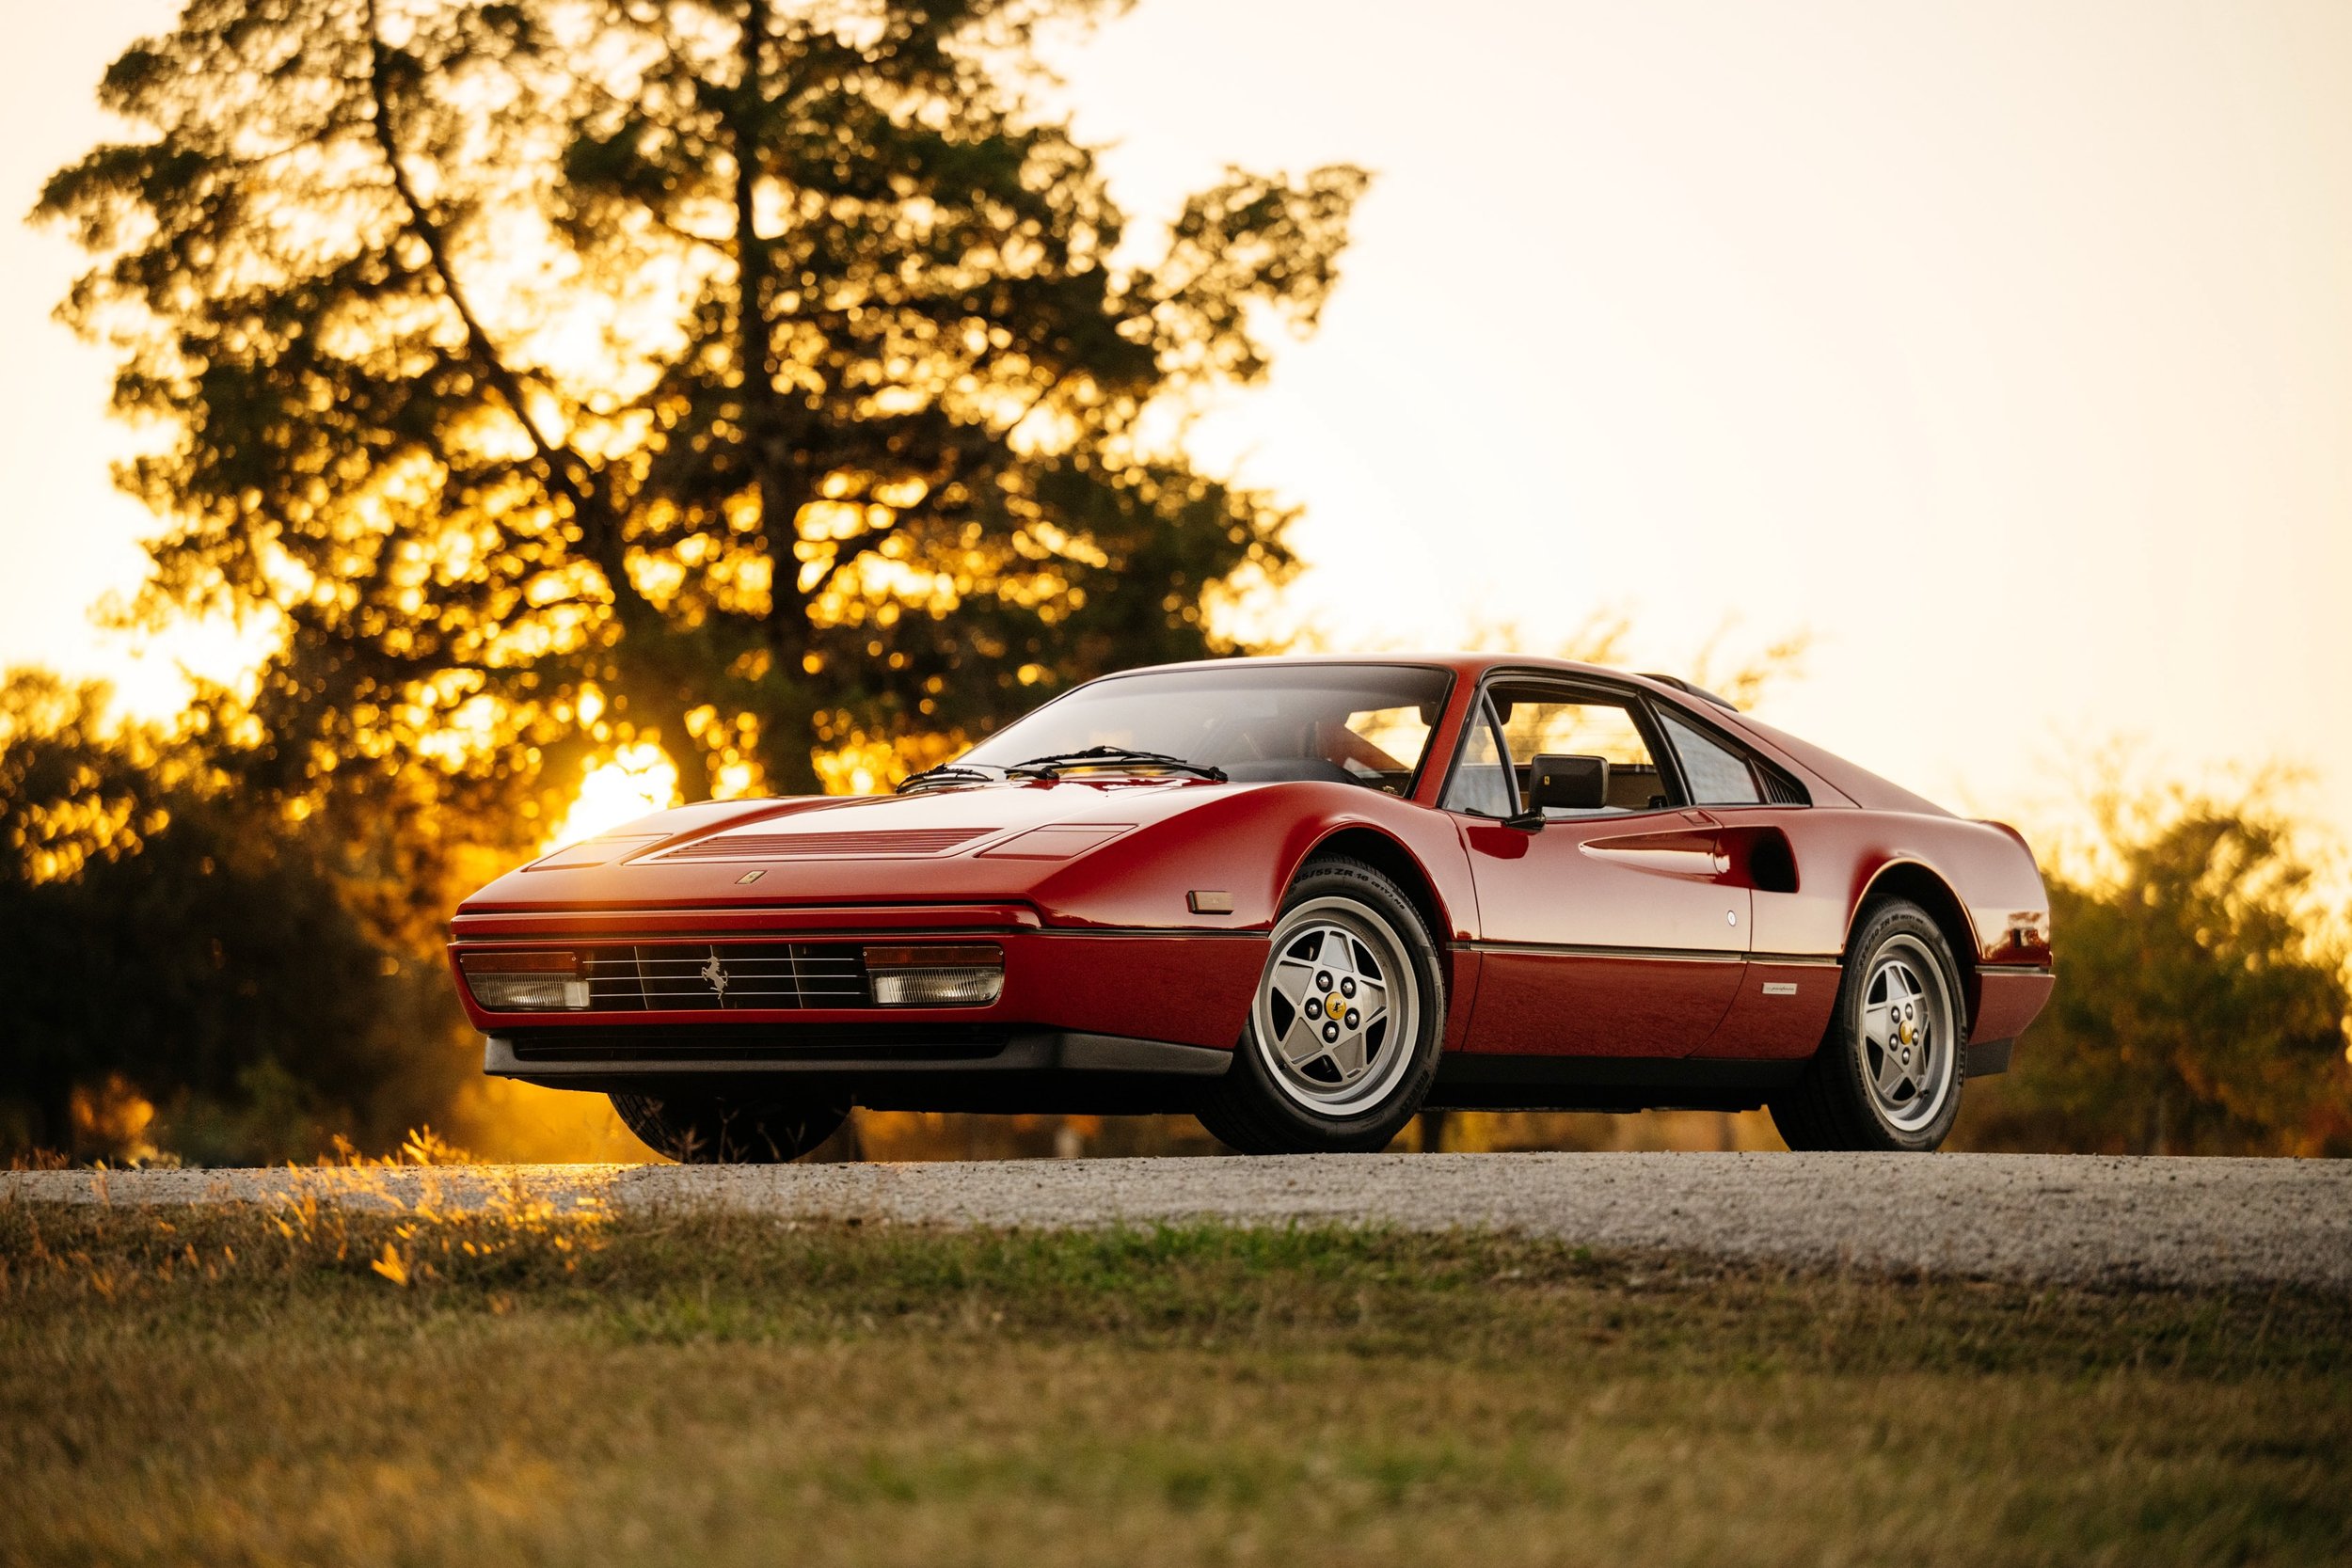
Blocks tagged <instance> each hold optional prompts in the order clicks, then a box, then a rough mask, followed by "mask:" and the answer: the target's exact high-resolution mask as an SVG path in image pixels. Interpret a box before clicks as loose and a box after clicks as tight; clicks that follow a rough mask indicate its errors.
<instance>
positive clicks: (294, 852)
mask: <svg viewBox="0 0 2352 1568" xmlns="http://www.w3.org/2000/svg"><path fill="white" fill-rule="evenodd" d="M101 711H102V702H101V693H99V692H98V691H96V690H94V689H71V688H67V687H64V686H61V685H59V684H58V683H57V682H56V681H55V680H54V679H52V678H48V677H43V676H38V675H31V674H24V673H20V674H17V675H14V676H12V677H10V679H9V680H8V682H7V683H6V685H4V686H0V995H5V996H6V997H7V999H8V1027H7V1029H6V1030H4V1031H0V1146H7V1145H12V1146H14V1147H17V1148H26V1147H47V1148H54V1149H57V1150H60V1151H63V1150H69V1149H73V1150H78V1151H79V1152H81V1153H83V1154H85V1155H94V1156H106V1157H112V1158H119V1157H120V1156H121V1155H123V1154H124V1153H126V1152H131V1151H132V1150H133V1148H135V1143H134V1142H133V1140H134V1139H137V1140H139V1141H146V1140H149V1139H152V1140H154V1141H157V1142H161V1143H163V1144H165V1145H167V1147H168V1148H170V1149H171V1150H172V1151H173V1152H175V1153H178V1154H181V1155H183V1156H185V1157H186V1158H189V1159H193V1160H220V1159H235V1160H241V1161H246V1162H251V1161H255V1160H271V1159H285V1158H292V1157H295V1156H304V1155H309V1154H310V1153H313V1152H316V1151H317V1150H318V1149H319V1148H322V1147H324V1145H325V1143H326V1139H327V1138H328V1137H329V1136H330V1135H331V1134H332V1133H334V1132H347V1133H351V1134H354V1135H357V1136H358V1137H359V1138H361V1139H362V1140H363V1141H366V1142H368V1143H370V1144H372V1145H374V1146H377V1147H383V1146H387V1145H389V1144H396V1143H397V1142H398V1141H399V1139H400V1136H401V1133H402V1132H403V1130H404V1129H405V1128H408V1127H411V1126H414V1125H416V1124H418V1123H419V1122H420V1121H422V1120H424V1119H427V1118H429V1117H432V1116H434V1115H435V1114H437V1112H438V1111H439V1110H440V1109H441V1107H442V1106H443V1105H444V1104H445V1103H446V1102H447V1099H448V1096H449V1094H450V1092H451V1091H452V1089H453V1086H454V1085H455V1084H456V1083H457V1082H458V1081H459V1077H460V1075H461V1074H462V1073H464V1072H465V1071H466V1069H469V1068H470V1067H471V1066H472V1062H471V1053H470V1052H469V1051H468V1052H464V1053H459V1052H457V1051H455V1050H453V1049H450V1048H451V1047H452V1046H453V1044H454V1041H455V1039H456V1038H457V1036H456V1032H455V1029H454V1025H455V1024H456V1023H458V1022H461V1021H460V1020H458V1019H457V1017H456V1016H455V1008H454V1006H453V1000H452V998H451V996H450V994H449V986H448V982H447V980H446V978H445V977H444V976H443V975H442V974H441V973H440V972H439V966H438V964H437V963H436V962H433V961H431V960H426V959H408V960H403V959H400V958H394V957H392V956H390V955H391V951H392V950H391V949H390V948H389V946H388V945H387V944H386V943H385V942H383V941H382V940H381V938H380V936H379V935H378V933H376V932H373V931H372V930H371V929H370V928H369V927H367V926H366V925H365V923H364V922H363V921H362V920H361V919H360V918H358V916H357V915H355V914H354V913H353V911H352V909H351V907H350V905H349V904H348V903H347V902H346V889H345V885H344V882H343V880H342V879H338V878H335V877H333V876H330V875H329V874H328V873H329V871H330V870H331V868H332V867H333V866H334V865H335V864H336V859H335V852H334V850H333V848H332V847H331V846H327V845H325V844H323V843H321V842H320V835H319V834H318V833H317V832H304V831H302V830H301V829H300V828H298V827H289V826H287V825H286V824H285V823H283V822H282V820H280V819H278V816H277V814H276V813H275V811H274V809H273V808H271V807H269V806H268V805H266V804H257V803H255V802H254V801H252V800H250V799H246V798H240V797H239V796H238V795H237V794H236V793H235V792H234V791H233V790H231V789H230V788H229V787H228V781H227V780H226V779H225V778H224V777H223V776H221V775H220V774H218V773H217V772H216V771H215V770H213V769H211V768H207V767H206V766H204V765H203V764H202V763H201V762H199V760H197V758H196V757H195V756H194V754H193V752H192V750H191V749H190V748H187V747H184V746H183V747H170V748H167V747H159V746H157V745H156V744H155V743H154V742H153V741H152V740H151V738H149V737H147V736H142V735H141V734H139V733H138V732H136V731H120V732H116V731H109V730H107V729H105V728H104V727H103V726H102V725H101V723H100V722H99V721H98V719H97V716H98V715H99V713H100V712H101ZM352 880H353V881H355V882H358V883H360V884H364V881H365V878H364V877H355V878H354V879H352ZM109 1101H121V1102H127V1103H128V1104H131V1105H135V1106H136V1107H138V1116H137V1117H136V1118H135V1119H134V1120H131V1121H128V1122H125V1121H122V1120H121V1119H120V1118H119V1117H118V1116H116V1115H112V1114H110V1112H112V1111H114V1110H116V1109H117V1107H115V1106H111V1105H110V1104H109ZM150 1108H151V1109H152V1110H153V1111H155V1112H158V1113H160V1121H159V1123H158V1124H157V1125H155V1126H153V1127H152V1128H150V1127H147V1126H146V1125H145V1117H146V1115H147V1113H148V1111H149V1109H150Z"/></svg>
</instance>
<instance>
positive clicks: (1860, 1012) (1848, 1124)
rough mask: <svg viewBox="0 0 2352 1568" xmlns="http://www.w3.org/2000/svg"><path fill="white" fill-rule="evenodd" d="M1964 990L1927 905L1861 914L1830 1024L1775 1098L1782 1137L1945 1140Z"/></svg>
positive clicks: (1793, 1142) (1963, 1065)
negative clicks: (1791, 1080)
mask: <svg viewBox="0 0 2352 1568" xmlns="http://www.w3.org/2000/svg"><path fill="white" fill-rule="evenodd" d="M1961 994H1962V993H1961V985H1960V965H1959V964H1958V963H1957V962H1956V961H1955V960H1954V959H1953V958H1952V949H1951V944H1950V943H1949V942H1946V941H1945V940H1944V933H1943V931H1942V930H1941V929H1939V928H1938V927H1937V926H1936V924H1935V922H1934V921H1933V920H1932V919H1931V918H1929V915H1928V912H1927V911H1925V910H1922V909H1920V908H1919V907H1918V906H1917V905H1916V904H1909V903H1904V902H1902V901H1900V900H1895V901H1891V902H1888V903H1885V904H1882V905H1880V906H1879V907H1878V908H1877V909H1875V910H1873V911H1870V912H1869V913H1868V914H1867V915H1866V916H1865V917H1864V919H1863V921H1862V923H1861V925H1860V927H1858V928H1857V929H1856V930H1855V932H1854V940H1853V942H1852V943H1851V945H1850V946H1849V947H1848V949H1847V953H1846V973H1845V977H1844V979H1843V980H1842V981H1841V982H1840V983H1839V985H1838V988H1837V1006H1836V1011H1835V1012H1834V1013H1833V1014H1832V1015H1831V1019H1830V1026H1829V1034H1828V1035H1827V1036H1826V1037H1824V1038H1823V1039H1822V1041H1821V1046H1820V1050H1819V1051H1818V1052H1816V1053H1814V1057H1813V1060H1812V1061H1811V1062H1809V1063H1807V1064H1806V1066H1805V1070H1804V1077H1803V1078H1801V1079H1799V1080H1798V1081H1797V1083H1796V1084H1795V1085H1792V1086H1791V1087H1790V1088H1789V1089H1788V1091H1787V1092H1786V1093H1785V1094H1783V1095H1781V1096H1780V1097H1779V1098H1778V1099H1775V1100H1774V1101H1772V1125H1773V1126H1775V1127H1777V1128H1779V1129H1780V1135H1781V1137H1782V1138H1783V1139H1784V1140H1785V1141H1786V1142H1787V1143H1788V1147H1789V1148H1797V1149H1851V1150H1879V1151H1885V1152H1899V1153H1924V1152H1926V1151H1927V1150H1929V1149H1932V1148H1935V1147H1936V1146H1938V1145H1939V1144H1941V1143H1943V1141H1944V1138H1945V1135H1946V1134H1947V1133H1948V1132H1951V1130H1952V1123H1953V1121H1954V1120H1955V1119H1957V1118H1958V1117H1959V1116H1960V1093H1961V1089H1962V1087H1963V1085H1965V1083H1966V1081H1967V1077H1968V1056H1967V1040H1968V1013H1967V1008H1966V1006H1965V1005H1964V1004H1963V1002H1962V1000H1961Z"/></svg>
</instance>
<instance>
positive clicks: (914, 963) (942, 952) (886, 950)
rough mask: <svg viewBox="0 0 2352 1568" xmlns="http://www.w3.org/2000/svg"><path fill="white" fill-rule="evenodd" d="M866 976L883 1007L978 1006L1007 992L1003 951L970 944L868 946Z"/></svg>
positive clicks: (987, 946)
mask: <svg viewBox="0 0 2352 1568" xmlns="http://www.w3.org/2000/svg"><path fill="white" fill-rule="evenodd" d="M866 984H867V985H868V986H870V987H871V988H872V989H873V993H874V1002H875V1005H876V1006H883V1007H974V1006H985V1005H986V1004H988V1003H991V1002H993V1001H995V1000H996V999H997V998H998V997H999V996H1002V995H1003V994H1004V993H1005V950H1004V949H1003V948H1001V947H998V946H995V945H993V943H992V944H981V945H976V946H971V947H946V946H910V947H869V948H867V949H866Z"/></svg>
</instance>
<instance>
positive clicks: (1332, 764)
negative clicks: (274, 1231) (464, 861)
mask: <svg viewBox="0 0 2352 1568" xmlns="http://www.w3.org/2000/svg"><path fill="white" fill-rule="evenodd" d="M2048 911H2049V901H2048V899H2047V897H2046V895H2045V894H2044V892H2043V889H2042V878H2041V876H2040V874H2039V872H2038V871H2037V870H2036V869H2035V866H2034V859H2033V855H2032V852H2031V851H2030V850H2029V849H2028V848H2027V847H2026V843H2025V840H2024V839H2023V838H2022V837H2020V836H2019V835H2018V833H2017V832H2015V831H2014V830H2013V829H2010V828H2008V827H2005V826H2002V825H2001V824H1998V823H1989V822H1972V821H1965V820H1963V819H1962V818H1960V817H1957V816H1952V815H1951V814H1950V813H1948V812H1946V811H1944V810H1943V809H1941V808H1940V807H1937V806H1935V805H1933V804H1931V803H1930V802H1929V801H1927V800H1922V799H1920V798H1919V797H1918V796H1916V795H1913V794H1911V793H1909V792H1908V791H1905V790H1903V789H1900V788H1898V787H1897V786H1895V785H1894V784H1888V783H1886V782H1885V781H1884V780H1883V779H1880V778H1877V777H1875V776H1874V775H1872V774H1870V773H1867V772H1865V771H1864V770H1863V769H1861V768H1856V767H1853V766H1852V765H1851V764H1850V763H1846V762H1843V761H1840V760H1839V759H1838V758H1836V757H1834V756H1831V755H1830V754H1828V753H1827V752H1823V751H1821V750H1820V749H1819V748H1817V747H1814V746H1810V745H1807V744H1806V743H1805V742H1804V741H1802V740H1799V739H1796V738H1795V737H1794V736H1788V735H1784V734H1782V733H1780V732H1779V731H1777V730H1774V729H1772V728H1770V727H1769V726H1767V725H1764V724H1759V723H1757V722H1756V721H1754V720H1752V719H1749V718H1746V717H1744V716H1743V715H1741V714H1740V713H1739V712H1737V711H1735V710H1734V709H1733V708H1732V706H1731V705H1729V704H1727V703H1724V702H1723V701H1722V700H1720V699H1718V698H1715V697H1713V696H1710V695H1709V694H1708V693H1707V692H1705V691H1701V690H1698V689H1694V688H1692V687H1691V686H1689V685H1687V684H1686V683H1683V682H1680V681H1677V680H1674V679H1671V678H1668V677H1663V676H1656V675H1632V674H1622V673H1613V672H1611V671H1607V670H1600V669H1596V668H1592V667H1589V666H1584V665H1577V664H1566V663H1561V662H1557V661H1549V660H1543V659H1529V658H1518V657H1479V656H1473V655H1455V656H1445V657H1425V658H1415V657H1394V658H1341V657H1330V658H1272V659H1232V660H1224V661H1218V662H1213V663H1202V664H1184V665H1170V666H1165V667H1161V668H1156V669H1148V670H1137V671H1134V672H1131V673H1126V674H1120V675H1114V676H1110V677H1107V678H1105V679H1103V680H1098V681H1094V682H1091V683H1089V684H1088V685H1086V686H1081V687H1078V688H1076V689H1073V690H1071V691H1069V692H1067V693H1065V694H1063V695H1062V696H1060V697H1058V698H1056V699H1055V700H1054V701H1052V702H1049V703H1047V704H1045V705H1043V706H1041V707H1040V708H1038V709H1037V710H1036V711H1035V712H1032V713H1030V714H1029V715H1028V716H1027V717H1026V718H1024V719H1022V720H1020V721H1017V722H1014V723H1012V724H1009V725H1007V726H1006V727H1005V728H1004V729H1002V730H1000V731H998V732H997V733H996V734H995V735H993V736H991V737H989V738H988V739H987V740H986V741H984V742H982V743H981V744H980V745H978V746H976V747H974V748H973V749H972V750H971V751H970V752H966V753H965V754H964V755H963V756H961V757H960V758H959V759H957V760H956V761H955V762H952V763H949V764H946V766H943V767H939V768H932V769H930V771H929V772H926V773H920V774H917V775H916V776H914V778H911V779H909V780H908V781H907V782H906V783H905V784H903V785H902V786H900V788H899V790H898V793H897V794H896V795H893V796H882V797H856V798H847V797H816V798H799V799H789V800H724V801H713V802H709V803H707V804H701V805H692V806H684V807H680V808H678V809H676V810H675V811H667V812H661V813H659V814H657V815H655V816H647V817H644V818H643V819H642V820H640V821H636V822H632V823H630V824H628V826H627V827H624V828H619V829H616V830H614V831H613V832H610V833H607V834H605V835H604V836H602V837H599V838H596V839H592V840H589V841H586V842H584V843H579V844H574V845H571V846H570V847H566V848H564V849H561V850H558V851H557V852H556V853H554V854H551V855H548V856H547V857H546V858H545V859H543V860H540V861H537V862H535V863H532V864H530V865H526V866H524V867H522V868H521V869H519V870H516V871H514V872H511V873H509V874H508V875H506V876H504V877H501V878H500V879H498V880H497V881H495V882H492V883H491V884H490V885H489V886H488V887H486V888H484V889H483V890H482V891H481V892H480V893H477V894H475V895H473V896H472V897H471V898H469V899H468V900H466V902H465V904H464V906H463V907H462V908H461V909H460V910H459V911H458V913H457V915H456V917H455V919H454V920H453V923H452V936H453V941H452V942H451V943H450V958H451V962H452V965H453V968H454V970H455V973H456V975H457V979H458V983H459V989H460V990H461V992H462V994H463V996H464V999H465V1005H466V1007H467V1010H468V1012H469V1014H470V1016H471V1017H472V1019H473V1022H475V1024H476V1025H477V1026H479V1027H480V1028H481V1030H482V1031H483V1033H484V1034H485V1035H486V1036H487V1037H488V1048H487V1054H486V1062H485V1067H486V1070H488V1071H489V1072H491V1073H495V1074H500V1075H502V1076H506V1077H511V1078H520V1079H524V1080H527V1081H529V1082H532V1083H535V1084H545V1085H551V1086H555V1087H561V1088H576V1089H585V1090H593V1091H597V1092H602V1093H606V1094H609V1095H611V1096H612V1101H613V1103H614V1104H615V1106H617V1107H618V1109H619V1111H620V1114H621V1117H622V1118H623V1119H624V1120H625V1121H626V1122H627V1123H628V1126H629V1127H630V1128H631V1129H632V1130H634V1131H635V1132H637V1133H638V1134H639V1135H641V1136H642V1137H644V1139H645V1141H646V1142H647V1143H649V1144H651V1145H652V1146H653V1147H654V1148H658V1149H660V1150H661V1151H663V1152H665V1153H667V1154H670V1155H673V1156H675V1157H676V1158H678V1159H682V1160H713V1159H789V1158H791V1157H793V1156H795V1155H797V1154H801V1153H803V1152H805V1151H806V1150H808V1149H810V1148H814V1147H816V1145H817V1144H818V1143H819V1142H821V1141H822V1140H823V1139H824V1138H825V1137H826V1136H827V1135H828V1134H830V1133H831V1132H833V1131H834V1129H836V1128H837V1127H839V1126H840V1124H841V1122H842V1120H843V1118H844V1117H846V1116H847V1115H848V1114H849V1110H850V1106H851V1105H853V1104H859V1105H869V1106H877V1107H884V1108H897V1109H930V1110H950V1109H953V1110H990V1111H1086V1112H1102V1113H1121V1112H1151V1111H1183V1112H1190V1113H1192V1114H1194V1115H1196V1116H1198V1117H1200V1119H1201V1121H1202V1122H1204V1123H1205V1124H1206V1125H1207V1126H1208V1127H1209V1129H1210V1130H1211V1131H1212V1132H1215V1133H1216V1135H1217V1136H1218V1137H1219V1138H1221V1139H1223V1140H1224V1141H1225V1142H1226V1143H1228V1144H1230V1145H1232V1147H1234V1148H1240V1149H1245V1150H1250V1151H1279V1150H1347V1149H1376V1148H1381V1147H1383V1146H1384V1145H1386V1144H1387V1143H1388V1142H1389V1140H1390V1139H1391V1137H1392V1136H1393V1135H1394V1134H1395V1133H1396V1132H1397V1131H1398V1130H1399V1129H1400V1128H1401V1127H1403V1125H1404V1124H1405V1122H1406V1119H1407V1118H1408V1117H1411V1116H1412V1115H1413V1114H1414V1113H1415V1112H1416V1111H1418V1110H1420V1109H1422V1107H1424V1106H1449V1107H1465V1108H1504V1107H1509V1108H1552V1109H1602V1110H1639V1109H1643V1108H1646V1107H1652V1106H1678V1107H1706V1108H1715V1109H1733V1108H1749V1107H1754V1106H1757V1105H1768V1106H1770V1107H1771V1109H1772V1117H1773V1120H1774V1122H1775V1123H1776V1124H1777V1125H1778V1127H1779V1128H1780V1130H1781V1132H1782V1133H1783V1135H1784V1136H1786V1138H1787V1139H1788V1143H1789V1145H1790V1147H1792V1148H1856V1149H1929V1148H1934V1147H1935V1146H1936V1145H1937V1144H1938V1143H1939V1142H1941V1141H1942V1139H1943V1138H1944V1136H1945V1134H1946V1132H1947V1131H1948V1130H1949V1129H1950V1127H1951V1125H1952V1120H1953V1117H1955V1116H1956V1115H1957V1114H1958V1111H1959V1108H1960V1099H1961V1092H1962V1089H1963V1086H1964V1085H1965V1084H1966V1082H1967V1080H1968V1078H1969V1077H1970V1076H1972V1075H1979V1076H1980V1075H1982V1074H1985V1073H1991V1072H1999V1071H2001V1070H2002V1069H2004V1068H2006V1067H2007V1066H2008V1064H2009V1057H2010V1048H2011V1046H2012V1044H2013V1043H2014V1041H2015V1039H2016V1037H2017V1036H2018V1034H2019V1033H2020V1032H2021V1031H2022V1030H2024V1029H2025V1027H2026V1024H2027V1023H2028V1022H2031V1021H2032V1020H2033V1017H2034V1015H2035V1014H2036V1013H2037V1012H2039V1011H2040V1010H2041V1008H2042V1004H2043V1002H2044V1001H2045V1000H2046V999H2047V998H2048V996H2049V993H2050V986H2051V965H2050V925H2049V913H2048Z"/></svg>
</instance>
